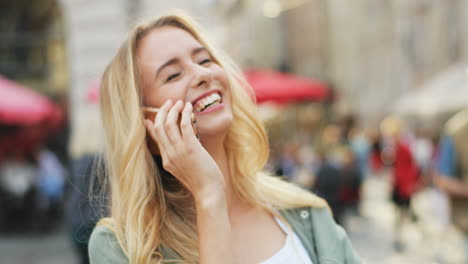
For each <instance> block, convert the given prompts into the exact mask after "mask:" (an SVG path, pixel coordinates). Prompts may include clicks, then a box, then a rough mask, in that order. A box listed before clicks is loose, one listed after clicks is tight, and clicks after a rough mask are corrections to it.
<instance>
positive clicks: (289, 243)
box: [260, 217, 313, 264]
mask: <svg viewBox="0 0 468 264" xmlns="http://www.w3.org/2000/svg"><path fill="white" fill-rule="evenodd" d="M275 220H276V222H277V223H278V225H279V226H280V227H281V229H283V231H284V232H285V233H286V242H285V243H284V246H283V247H282V248H281V249H280V250H279V251H278V252H276V253H275V254H274V255H273V256H272V257H270V258H269V259H267V260H265V261H262V262H261V263H260V264H313V263H312V260H311V259H310V257H309V254H307V251H306V250H305V248H304V246H303V245H302V242H301V240H300V239H299V237H298V236H297V235H296V233H295V232H294V231H293V230H292V229H291V228H290V227H288V226H287V225H286V224H285V223H283V222H282V221H281V220H280V219H278V218H276V217H275Z"/></svg>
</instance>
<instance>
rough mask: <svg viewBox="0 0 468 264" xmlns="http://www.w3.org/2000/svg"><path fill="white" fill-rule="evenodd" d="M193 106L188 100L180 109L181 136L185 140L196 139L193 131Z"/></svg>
mask: <svg viewBox="0 0 468 264" xmlns="http://www.w3.org/2000/svg"><path fill="white" fill-rule="evenodd" d="M192 111H193V107H192V104H191V103H190V102H187V103H186V104H185V107H184V110H183V111H182V120H181V121H180V129H181V132H182V137H183V138H184V139H186V140H191V139H196V135H195V132H194V130H193V125H194V124H193V120H192V115H193V112H192Z"/></svg>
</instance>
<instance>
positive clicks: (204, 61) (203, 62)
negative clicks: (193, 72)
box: [200, 59, 212, 65]
mask: <svg viewBox="0 0 468 264" xmlns="http://www.w3.org/2000/svg"><path fill="white" fill-rule="evenodd" d="M210 62H212V60H211V59H204V60H202V61H200V65H203V64H206V63H210Z"/></svg>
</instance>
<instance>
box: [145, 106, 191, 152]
mask: <svg viewBox="0 0 468 264" xmlns="http://www.w3.org/2000/svg"><path fill="white" fill-rule="evenodd" d="M158 112H159V108H156V107H149V106H144V107H143V114H144V116H145V119H149V120H151V121H153V122H154V121H155V119H156V115H157V114H158ZM181 118H182V114H180V115H179V118H178V121H177V123H178V124H179V125H180V121H181ZM192 128H193V132H194V133H195V136H196V137H197V138H198V131H197V122H196V119H195V114H193V113H192ZM146 138H147V144H148V148H149V150H150V152H151V153H152V154H160V151H159V148H158V144H157V143H156V142H154V140H153V139H152V138H151V137H150V136H149V135H147V137H146Z"/></svg>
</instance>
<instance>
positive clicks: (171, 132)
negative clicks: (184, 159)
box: [164, 100, 184, 144]
mask: <svg viewBox="0 0 468 264" xmlns="http://www.w3.org/2000/svg"><path fill="white" fill-rule="evenodd" d="M183 106H184V104H183V103H182V101H180V100H179V101H177V103H176V104H175V105H174V106H173V107H172V108H171V110H169V113H168V114H167V118H166V122H165V124H164V126H165V129H166V133H167V137H168V138H169V141H170V142H171V143H172V144H177V143H179V142H180V141H181V135H180V129H179V115H180V111H181V110H182V107H183Z"/></svg>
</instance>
